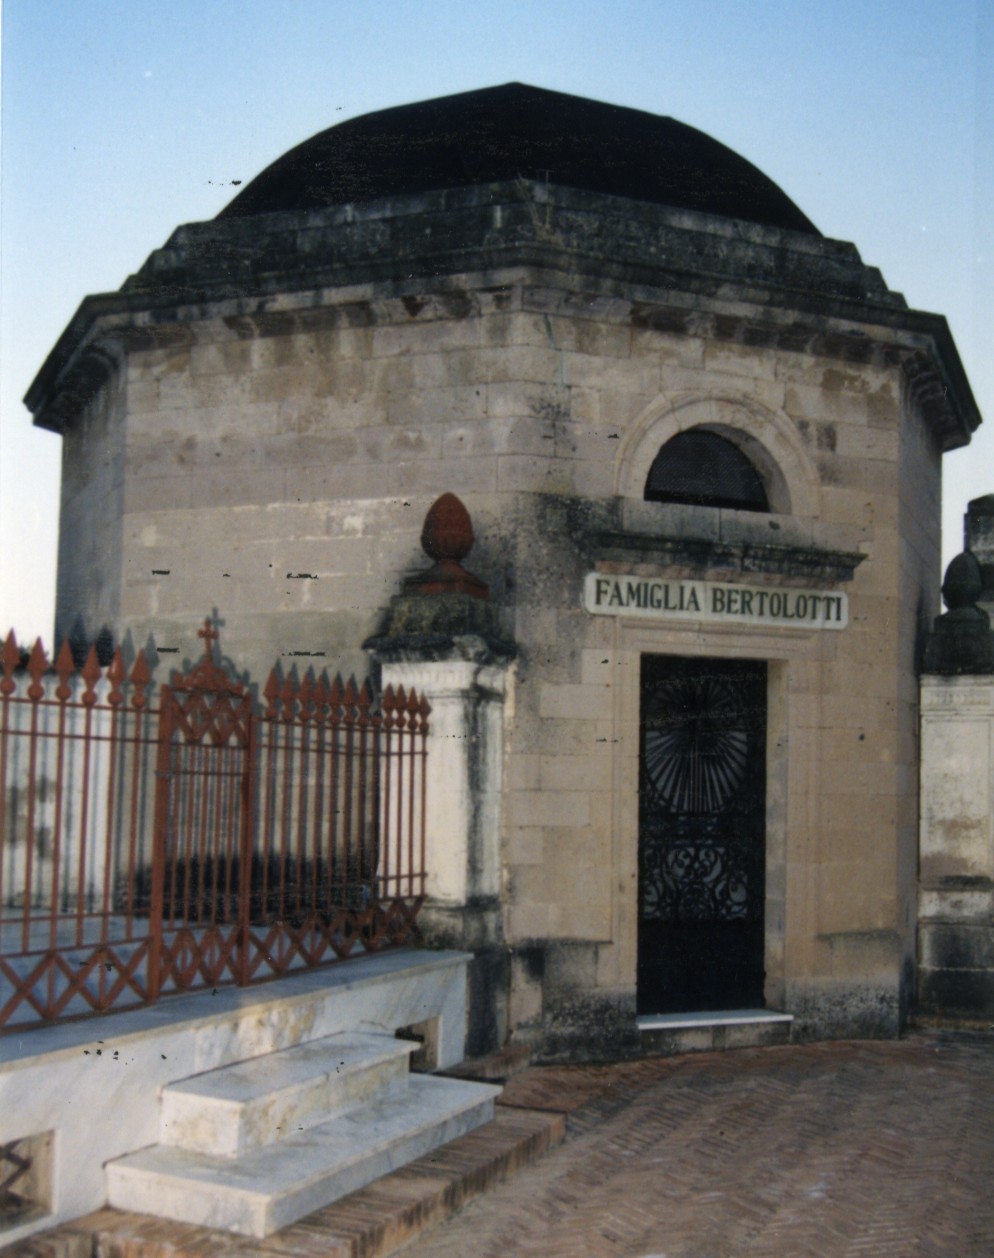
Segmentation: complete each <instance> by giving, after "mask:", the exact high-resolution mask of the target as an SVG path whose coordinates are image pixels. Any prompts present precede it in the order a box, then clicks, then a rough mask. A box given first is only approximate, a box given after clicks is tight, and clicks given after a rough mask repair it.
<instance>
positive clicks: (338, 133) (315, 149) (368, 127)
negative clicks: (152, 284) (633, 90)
mask: <svg viewBox="0 0 994 1258" xmlns="http://www.w3.org/2000/svg"><path fill="white" fill-rule="evenodd" d="M516 178H525V179H532V180H538V181H542V182H546V181H547V182H549V183H553V184H560V185H563V186H566V187H571V188H582V189H585V190H587V191H589V192H601V193H607V194H610V195H612V196H618V197H628V198H630V199H632V200H638V201H653V202H657V203H658V204H661V205H669V206H673V207H675V208H678V209H685V210H700V211H703V212H704V213H705V214H717V215H721V216H722V217H725V218H738V219H745V220H746V221H747V222H751V223H762V224H764V225H766V226H769V227H783V228H788V229H790V230H792V231H801V232H809V233H813V234H815V235H819V234H820V233H819V232H818V230H817V228H816V227H814V225H813V224H812V223H811V222H810V221H809V219H808V218H807V217H806V216H805V215H804V214H802V213H801V211H800V210H799V209H798V208H797V206H796V205H795V204H794V203H793V201H791V200H790V198H789V197H787V196H785V195H784V193H783V192H781V191H780V189H779V188H778V187H777V186H776V184H775V183H773V181H772V180H771V179H767V177H766V176H765V175H764V174H762V172H761V171H759V170H757V169H756V167H755V166H753V165H752V164H751V163H749V162H747V161H746V160H745V158H742V157H739V155H738V154H737V153H733V152H732V150H731V149H728V148H726V147H725V146H724V145H723V144H719V143H718V141H717V140H712V139H711V137H710V136H707V135H705V134H704V133H703V132H702V131H696V130H695V129H694V128H693V127H688V126H686V125H685V124H684V123H682V122H677V121H675V120H674V119H673V118H659V117H657V116H656V115H655V114H648V113H644V112H643V111H642V110H639V109H625V108H623V107H622V106H620V105H605V104H602V103H601V102H599V101H592V100H585V99H583V98H582V97H579V96H566V95H564V94H563V93H561V92H549V91H546V90H544V89H543V88H537V87H528V86H526V85H525V84H522V83H507V84H505V85H504V86H503V87H489V88H484V89H483V90H481V91H477V92H463V93H462V94H460V95H458V96H443V97H440V98H438V99H437V100H429V101H422V102H419V103H418V104H414V105H401V106H399V107H397V108H395V109H383V110H380V111H378V112H377V113H373V114H365V115H364V116H363V117H361V118H352V119H349V121H347V122H343V123H340V124H339V125H338V126H337V127H330V128H329V129H328V130H327V131H321V132H319V134H318V135H315V136H312V137H311V139H309V140H305V141H304V143H303V144H298V145H297V147H296V148H293V149H291V150H290V151H289V152H288V153H284V155H283V156H282V157H280V158H278V159H277V160H276V161H275V162H273V164H272V165H271V166H268V167H267V168H266V169H265V170H264V171H263V172H262V174H260V175H257V176H256V178H255V179H253V180H252V182H251V183H249V184H248V185H247V186H246V187H245V188H243V189H242V191H241V192H240V193H239V194H238V196H236V197H235V199H234V200H233V201H232V202H231V204H230V205H228V206H226V208H225V209H223V210H222V211H221V213H220V214H219V215H218V217H219V218H233V217H242V216H247V215H253V214H269V213H274V212H278V211H285V210H311V209H317V208H320V207H322V206H331V205H344V204H346V203H348V202H352V201H370V200H375V199H377V198H379V197H389V196H396V195H402V194H404V193H414V192H427V191H429V190H431V189H437V188H461V187H469V186H472V185H474V184H488V183H503V182H506V181H508V180H513V179H516Z"/></svg>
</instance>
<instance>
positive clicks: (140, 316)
mask: <svg viewBox="0 0 994 1258" xmlns="http://www.w3.org/2000/svg"><path fill="white" fill-rule="evenodd" d="M508 272H517V273H518V274H519V275H522V276H525V277H526V278H527V282H531V283H548V284H552V285H555V286H557V287H566V288H568V289H569V290H571V291H573V292H582V293H589V294H590V296H591V298H592V299H594V300H595V301H596V300H597V299H600V300H606V301H608V302H609V303H611V304H612V305H617V304H619V303H620V305H622V306H626V307H627V312H626V313H627V317H628V318H629V319H630V320H631V322H632V323H633V324H634V325H636V326H645V327H655V328H659V329H660V330H663V331H671V332H682V333H685V334H691V335H697V336H706V337H713V338H715V339H718V340H732V341H736V342H739V343H742V344H748V345H755V346H757V347H772V348H779V349H784V350H792V351H801V352H815V353H820V354H824V355H826V356H829V357H836V358H842V359H844V360H846V361H851V362H869V361H872V360H874V359H876V358H879V357H880V356H881V354H883V355H884V356H885V357H886V356H889V360H890V361H891V362H892V363H894V364H898V365H901V366H902V367H903V369H904V370H905V373H906V374H907V375H908V378H909V381H910V382H911V384H912V390H911V392H912V396H913V397H914V398H916V399H920V400H921V405H922V410H923V414H924V415H925V417H926V419H927V420H928V422H929V423H930V425H931V426H932V428H933V431H935V433H936V435H937V438H938V440H939V442H940V444H941V446H942V447H943V448H945V449H951V448H954V447H955V446H957V445H962V444H965V443H966V442H967V441H968V440H969V435H970V433H971V432H972V431H973V429H975V428H976V427H977V425H978V424H979V422H980V417H979V414H978V413H977V408H976V405H975V403H974V400H973V397H972V394H971V392H970V388H969V384H968V382H967V380H966V376H965V373H964V371H963V368H962V365H961V363H960V360H959V356H958V353H957V351H956V347H955V344H954V343H953V340H952V337H951V335H950V332H949V328H948V325H947V324H946V321H945V319H943V318H942V317H941V316H939V315H934V314H928V313H925V312H921V311H913V310H908V309H907V307H906V304H905V302H904V299H903V298H902V297H901V296H900V294H898V293H893V292H890V291H889V290H888V289H887V287H886V285H885V284H884V282H883V280H882V278H881V277H880V274H879V272H878V271H876V270H875V269H874V268H871V267H867V266H864V265H863V263H862V262H861V260H860V258H859V254H858V253H857V251H856V249H855V248H854V247H853V246H852V245H850V244H846V243H844V242H839V241H832V240H824V239H822V238H820V237H813V236H809V235H805V234H802V233H796V232H788V231H782V230H778V229H774V228H768V227H760V226H757V225H755V224H749V223H743V222H734V221H731V220H724V219H715V218H712V217H710V216H708V215H704V214H698V213H694V212H691V211H677V210H671V209H667V208H666V207H664V206H657V205H648V204H644V203H639V202H630V201H625V200H621V199H619V198H616V197H607V196H599V195H597V194H594V193H587V192H579V191H576V190H573V189H565V188H554V187H553V188H550V187H547V186H544V185H538V184H533V183H528V182H526V181H520V182H516V183H514V184H500V185H492V186H488V187H483V188H471V189H463V190H459V191H458V192H451V191H448V192H446V191H443V192H435V193H424V194H420V195H418V196H411V197H406V198H398V199H396V200H391V201H387V202H378V203H375V204H371V205H365V206H345V207H339V208H336V209H330V210H322V211H311V212H308V213H297V214H271V215H263V216H260V217H257V218H247V219H225V220H213V221H211V222H208V223H198V224H192V225H189V226H186V227H181V228H179V229H177V231H176V232H174V233H173V236H172V237H171V238H170V240H169V241H168V242H167V244H166V245H165V246H164V247H163V248H162V249H160V250H157V251H156V252H155V253H153V254H152V255H151V257H150V258H149V260H148V262H147V263H146V264H145V266H144V267H143V268H142V270H141V271H140V272H138V273H137V274H136V275H134V276H132V277H131V278H130V279H129V280H128V281H127V282H126V283H125V285H124V286H123V287H122V289H121V290H120V291H119V292H117V293H110V294H99V295H95V296H91V297H87V298H85V299H84V301H83V303H82V304H81V305H80V307H79V309H78V311H77V312H76V314H75V316H74V317H73V319H72V320H71V322H70V323H69V325H68V327H67V328H66V330H65V331H64V333H63V334H62V336H61V337H60V339H59V341H58V342H57V344H56V345H55V347H54V348H53V350H52V352H51V353H50V355H49V357H48V359H47V360H46V362H45V364H44V365H43V367H42V368H41V370H40V372H39V373H38V376H37V377H36V379H35V380H34V382H33V383H32V385H31V387H30V389H29V390H28V394H27V397H26V399H25V401H26V402H27V405H28V407H29V408H30V409H31V411H32V412H33V414H34V416H35V420H36V422H37V423H38V424H40V425H41V426H43V427H49V428H53V429H55V430H59V429H60V428H61V427H62V426H63V425H64V424H65V422H67V421H68V420H69V419H71V417H72V415H73V414H74V413H75V412H76V411H78V409H79V407H80V405H84V404H85V402H86V400H87V399H88V397H89V396H92V393H93V391H94V388H95V387H96V385H97V382H98V381H99V378H100V371H98V370H97V367H100V370H101V371H106V367H107V364H106V363H103V364H100V363H97V364H94V363H93V362H92V361H91V351H92V350H93V349H95V348H96V347H98V346H102V345H103V344H104V343H105V342H111V343H113V342H115V341H116V342H117V343H119V344H120V345H121V346H123V347H124V348H131V347H139V346H149V345H159V344H162V343H163V342H164V341H165V342H172V341H174V340H175V339H178V340H180V341H182V340H183V339H184V338H189V337H190V336H191V335H192V333H191V330H190V329H191V326H192V325H196V324H198V323H202V322H203V321H206V320H211V319H218V318H221V319H224V320H238V321H240V324H241V326H240V328H239V330H238V333H239V335H245V334H250V335H267V334H269V335H272V334H276V333H278V332H279V331H289V330H292V329H294V328H298V327H306V326H313V325H314V324H315V323H319V322H320V320H321V319H322V317H327V314H324V315H322V312H326V311H327V310H328V309H329V308H334V307H339V308H340V307H341V306H342V303H343V299H344V300H345V301H346V302H347V301H348V298H347V297H346V296H345V292H346V291H347V290H348V289H350V288H351V289H353V290H355V289H358V288H360V287H362V288H364V289H365V290H367V293H366V295H367V296H368V295H369V293H368V290H369V289H370V286H372V288H373V289H374V290H375V300H379V301H383V300H385V301H389V300H390V299H393V300H395V301H403V298H404V297H405V296H408V297H410V296H414V295H423V294H424V293H425V290H426V288H427V289H428V291H430V292H434V293H437V294H440V295H442V299H443V304H444V295H445V294H447V293H448V294H450V295H455V294H456V293H461V294H462V298H461V300H462V301H463V303H464V304H465V302H466V301H467V300H469V301H470V303H471V301H472V295H471V294H470V293H467V290H468V289H470V288H472V286H473V284H474V283H475V284H485V283H493V282H495V281H497V280H498V279H499V276H501V275H502V274H503V275H505V276H506V274H507V273H508ZM359 304H361V303H359ZM366 306H367V307H368V306H369V303H368V301H367V302H366ZM384 313H385V311H384ZM461 313H463V314H466V313H469V310H463V311H462V312H461ZM575 313H577V314H579V313H580V310H579V309H578V308H577V309H576V311H575ZM620 313H621V312H619V311H618V310H615V311H614V317H619V314H620ZM459 314H460V311H452V312H449V314H448V317H459ZM365 317H366V318H367V319H368V318H370V317H374V315H373V314H372V313H371V312H370V311H369V310H368V308H367V310H366V313H365ZM436 317H445V312H444V310H443V311H440V312H439V313H438V314H437V315H436Z"/></svg>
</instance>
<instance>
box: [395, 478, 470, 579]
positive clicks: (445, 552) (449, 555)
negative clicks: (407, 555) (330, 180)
mask: <svg viewBox="0 0 994 1258" xmlns="http://www.w3.org/2000/svg"><path fill="white" fill-rule="evenodd" d="M421 546H422V548H423V549H424V552H425V554H426V555H427V556H428V558H429V559H433V560H434V561H435V562H434V565H433V567H431V568H429V569H428V571H427V572H423V573H421V574H420V575H419V576H416V577H412V578H411V579H410V580H409V581H407V582H406V583H405V588H406V589H407V591H408V593H410V594H471V595H472V596H473V598H482V599H488V598H489V597H490V587H489V586H488V585H487V584H486V582H485V581H481V580H480V579H479V577H475V576H473V574H472V573H471V572H467V571H466V569H465V568H464V567H463V566H462V562H461V561H462V560H463V559H465V558H466V556H467V555H468V554H469V552H470V551H471V550H472V549H473V521H472V520H471V519H470V518H469V512H468V511H467V510H466V508H465V506H464V505H463V503H462V502H461V501H460V500H459V499H458V498H457V497H456V495H455V494H451V493H448V494H442V496H441V498H438V499H436V500H435V502H434V503H433V504H432V505H431V507H430V508H429V510H428V514H427V515H426V516H425V522H424V527H423V528H422V530H421Z"/></svg>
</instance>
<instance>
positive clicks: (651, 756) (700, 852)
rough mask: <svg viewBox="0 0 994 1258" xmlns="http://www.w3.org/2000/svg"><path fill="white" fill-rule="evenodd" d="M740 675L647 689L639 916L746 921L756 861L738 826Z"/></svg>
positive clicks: (745, 742) (744, 746)
mask: <svg viewBox="0 0 994 1258" xmlns="http://www.w3.org/2000/svg"><path fill="white" fill-rule="evenodd" d="M747 700H748V694H747V693H744V692H743V687H742V685H741V683H740V682H739V680H738V679H737V678H733V677H727V676H715V675H713V674H709V673H708V672H707V671H703V670H697V671H694V670H688V671H687V672H686V673H685V674H684V675H672V674H671V675H669V676H665V677H661V678H658V679H657V680H656V681H655V683H654V684H653V685H651V687H650V688H649V693H648V695H647V703H646V707H645V712H644V724H643V750H642V790H643V843H642V916H643V918H644V919H650V920H651V919H657V920H665V921H671V922H707V921H735V920H745V919H747V918H749V917H750V915H751V914H752V912H753V910H754V897H752V896H751V893H752V892H753V891H755V890H756V885H755V884H756V879H757V873H758V869H757V856H758V855H759V854H758V853H757V851H756V850H755V843H754V842H753V838H752V834H751V830H750V827H745V828H743V825H742V821H743V819H744V816H745V815H746V814H748V812H749V811H750V808H751V807H752V805H753V803H754V801H752V799H751V795H752V792H751V791H750V790H749V789H748V787H749V782H748V776H749V769H750V756H751V746H752V741H751V740H752V738H753V729H752V726H753V720H752V714H751V713H750V707H749V703H748V701H747Z"/></svg>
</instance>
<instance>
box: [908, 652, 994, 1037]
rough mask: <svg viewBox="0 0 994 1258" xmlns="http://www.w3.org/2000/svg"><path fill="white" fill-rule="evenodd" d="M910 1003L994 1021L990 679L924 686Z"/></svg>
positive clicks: (926, 681)
mask: <svg viewBox="0 0 994 1258" xmlns="http://www.w3.org/2000/svg"><path fill="white" fill-rule="evenodd" d="M921 705H922V725H921V738H922V759H921V803H922V807H921V830H920V855H919V859H920V867H919V884H920V890H919V927H918V961H919V970H918V1002H919V1007H920V1009H921V1010H922V1012H924V1013H926V1014H931V1015H936V1016H940V1017H942V1016H946V1017H959V1018H962V1017H972V1018H978V1019H979V1018H982V1019H984V1021H985V1022H989V1021H990V1019H991V1017H992V1015H994V680H992V679H991V678H990V677H986V676H980V677H970V676H960V677H935V676H929V677H924V678H923V679H922V688H921Z"/></svg>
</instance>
